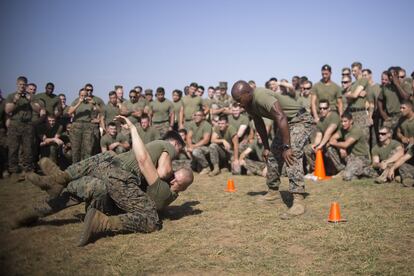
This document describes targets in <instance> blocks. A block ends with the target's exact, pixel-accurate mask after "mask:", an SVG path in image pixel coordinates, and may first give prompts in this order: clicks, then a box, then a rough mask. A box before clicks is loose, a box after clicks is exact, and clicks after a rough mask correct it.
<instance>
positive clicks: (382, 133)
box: [378, 132, 388, 135]
mask: <svg viewBox="0 0 414 276" xmlns="http://www.w3.org/2000/svg"><path fill="white" fill-rule="evenodd" d="M378 134H379V135H387V134H388V133H387V132H379V133H378Z"/></svg>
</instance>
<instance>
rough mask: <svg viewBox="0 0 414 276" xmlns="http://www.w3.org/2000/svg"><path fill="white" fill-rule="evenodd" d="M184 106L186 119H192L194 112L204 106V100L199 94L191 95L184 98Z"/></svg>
mask: <svg viewBox="0 0 414 276" xmlns="http://www.w3.org/2000/svg"><path fill="white" fill-rule="evenodd" d="M182 101H183V107H184V119H185V120H186V121H190V120H192V119H193V114H194V113H196V112H197V111H198V110H200V109H201V108H202V106H203V104H202V100H201V98H200V97H199V96H194V97H191V96H190V95H187V96H184V97H183V98H182Z"/></svg>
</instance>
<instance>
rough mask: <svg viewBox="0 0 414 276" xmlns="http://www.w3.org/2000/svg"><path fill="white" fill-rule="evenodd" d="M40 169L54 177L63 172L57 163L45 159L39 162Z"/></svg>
mask: <svg viewBox="0 0 414 276" xmlns="http://www.w3.org/2000/svg"><path fill="white" fill-rule="evenodd" d="M37 164H38V165H39V167H40V169H41V170H42V172H43V173H44V174H45V175H54V174H57V173H61V172H63V171H62V170H61V169H60V168H59V166H58V165H56V163H55V162H53V161H52V159H50V158H47V157H43V158H42V159H40V160H39V162H37Z"/></svg>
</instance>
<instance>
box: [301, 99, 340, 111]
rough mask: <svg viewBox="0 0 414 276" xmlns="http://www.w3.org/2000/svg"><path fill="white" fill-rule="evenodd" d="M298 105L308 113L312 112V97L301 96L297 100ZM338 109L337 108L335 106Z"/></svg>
mask: <svg viewBox="0 0 414 276" xmlns="http://www.w3.org/2000/svg"><path fill="white" fill-rule="evenodd" d="M297 101H298V103H299V104H300V105H301V106H302V107H303V108H305V109H306V111H308V112H310V111H311V100H310V96H309V97H303V96H299V97H298V98H297ZM335 108H336V106H335Z"/></svg>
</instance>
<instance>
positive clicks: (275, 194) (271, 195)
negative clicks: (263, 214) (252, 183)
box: [259, 188, 280, 201]
mask: <svg viewBox="0 0 414 276" xmlns="http://www.w3.org/2000/svg"><path fill="white" fill-rule="evenodd" d="M277 199H280V193H279V190H278V189H271V188H269V189H268V190H267V193H266V194H265V195H263V196H262V197H261V198H260V199H259V200H260V201H275V200H277Z"/></svg>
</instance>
